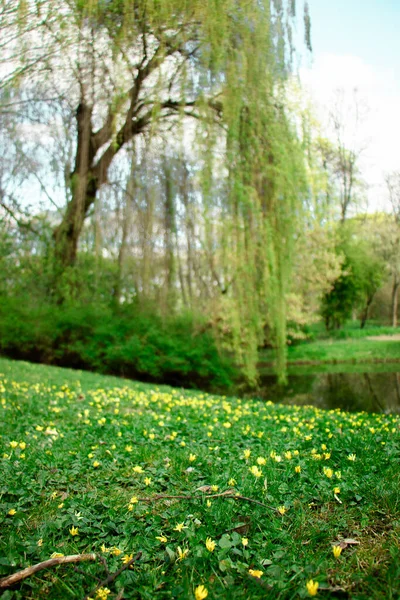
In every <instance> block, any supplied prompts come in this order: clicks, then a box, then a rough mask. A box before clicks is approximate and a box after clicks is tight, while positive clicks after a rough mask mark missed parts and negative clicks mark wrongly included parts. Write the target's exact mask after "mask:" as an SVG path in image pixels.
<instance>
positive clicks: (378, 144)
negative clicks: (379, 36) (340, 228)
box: [300, 54, 400, 210]
mask: <svg viewBox="0 0 400 600" xmlns="http://www.w3.org/2000/svg"><path fill="white" fill-rule="evenodd" d="M300 77H301V80H302V82H303V85H304V86H305V87H306V89H307V90H308V91H309V93H310V95H311V96H312V98H313V100H314V102H315V105H316V110H317V116H318V117H319V119H320V121H321V122H322V124H323V125H327V122H328V114H329V108H332V105H333V102H334V95H335V90H337V89H343V91H344V94H345V98H346V103H347V104H351V98H352V94H353V90H354V89H355V88H356V89H357V90H358V94H357V95H358V97H359V99H360V101H362V102H363V103H365V104H366V105H367V106H368V111H367V114H366V116H365V118H364V120H363V122H362V123H361V124H360V126H359V128H358V131H357V132H355V119H354V113H353V114H352V111H351V110H347V111H346V116H345V123H346V129H347V131H348V136H349V137H348V140H347V142H348V143H350V144H351V143H354V139H350V136H352V137H353V138H354V136H355V135H356V137H357V140H356V144H358V145H359V147H366V148H365V150H364V151H363V153H362V156H361V159H360V167H361V169H362V174H363V177H364V179H365V181H366V183H367V184H368V187H369V191H368V200H369V207H370V210H379V209H382V208H383V207H384V206H387V196H386V190H385V185H384V173H385V172H387V171H391V170H394V169H400V151H399V146H400V144H399V140H400V118H399V107H400V83H399V82H398V81H396V78H395V75H394V72H393V70H391V69H386V70H384V71H379V70H377V69H376V68H375V67H373V66H372V65H370V64H368V63H366V62H365V61H364V60H363V59H361V58H360V57H358V56H354V55H347V56H340V55H335V54H321V55H319V56H317V58H316V60H315V62H314V64H313V66H312V67H311V68H303V69H301V70H300Z"/></svg>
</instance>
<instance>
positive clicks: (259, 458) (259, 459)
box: [257, 456, 267, 467]
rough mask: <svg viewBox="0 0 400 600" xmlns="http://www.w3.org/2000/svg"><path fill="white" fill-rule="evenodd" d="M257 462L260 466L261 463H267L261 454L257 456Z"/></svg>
mask: <svg viewBox="0 0 400 600" xmlns="http://www.w3.org/2000/svg"><path fill="white" fill-rule="evenodd" d="M257 464H258V465H260V467H261V465H265V464H267V461H266V460H265V458H264V457H263V456H259V457H258V458H257Z"/></svg>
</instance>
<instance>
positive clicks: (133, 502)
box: [129, 496, 139, 504]
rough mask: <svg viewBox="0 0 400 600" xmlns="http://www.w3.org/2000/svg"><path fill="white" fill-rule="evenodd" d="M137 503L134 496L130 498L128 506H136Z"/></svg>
mask: <svg viewBox="0 0 400 600" xmlns="http://www.w3.org/2000/svg"><path fill="white" fill-rule="evenodd" d="M138 502H139V500H138V498H137V497H136V496H132V498H131V499H130V500H129V503H130V504H137V503H138Z"/></svg>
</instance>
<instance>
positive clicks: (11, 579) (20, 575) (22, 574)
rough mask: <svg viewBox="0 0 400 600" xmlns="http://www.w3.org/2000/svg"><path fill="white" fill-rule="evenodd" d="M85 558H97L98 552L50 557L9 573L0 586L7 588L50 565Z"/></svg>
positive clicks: (0, 581)
mask: <svg viewBox="0 0 400 600" xmlns="http://www.w3.org/2000/svg"><path fill="white" fill-rule="evenodd" d="M84 560H96V554H70V555H69V556H59V557H57V558H49V559H48V560H44V561H43V562H40V563H37V564H36V565H32V566H31V567H27V568H26V569H22V571H17V572H16V573H13V574H12V575H8V576H7V577H3V578H2V579H0V588H6V587H9V586H10V585H13V584H14V583H18V581H22V580H23V579H26V578H27V577H30V576H31V575H33V574H34V573H37V572H38V571H41V570H42V569H48V568H49V567H54V566H56V565H62V564H66V563H76V562H82V561H84Z"/></svg>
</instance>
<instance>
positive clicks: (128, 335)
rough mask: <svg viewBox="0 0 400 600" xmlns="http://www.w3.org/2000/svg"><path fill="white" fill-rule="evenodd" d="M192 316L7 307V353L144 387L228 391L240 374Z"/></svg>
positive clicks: (1, 317)
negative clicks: (144, 384)
mask: <svg viewBox="0 0 400 600" xmlns="http://www.w3.org/2000/svg"><path fill="white" fill-rule="evenodd" d="M200 325H201V323H200V321H199V320H198V319H195V318H194V317H193V316H191V315H183V316H169V317H167V318H162V316H161V315H159V314H157V313H156V312H155V311H154V312H153V311H150V310H145V309H143V308H139V307H138V306H136V305H131V306H126V307H124V308H123V310H121V311H115V310H112V309H111V308H109V307H106V306H95V305H88V306H57V305H50V304H44V305H42V306H39V307H33V306H30V305H29V304H27V303H26V302H21V299H19V298H9V299H8V300H5V299H4V298H3V301H2V302H1V306H0V352H1V353H2V354H4V355H6V356H9V357H11V358H17V359H24V360H29V361H32V362H42V363H46V364H54V365H58V366H63V367H71V368H79V369H87V370H93V371H98V372H101V373H108V374H112V375H118V376H123V377H128V378H133V379H139V380H143V381H152V382H157V383H167V384H171V385H176V386H184V387H189V388H193V387H197V388H201V389H205V390H209V391H214V390H215V391H222V390H223V391H228V390H229V389H230V388H231V386H232V384H233V380H234V376H235V370H234V366H233V364H232V361H231V359H230V358H229V357H228V356H221V355H220V353H219V352H218V350H217V347H216V344H215V341H214V339H213V337H212V335H211V333H210V332H209V331H208V330H207V329H206V328H205V327H204V326H200Z"/></svg>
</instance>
